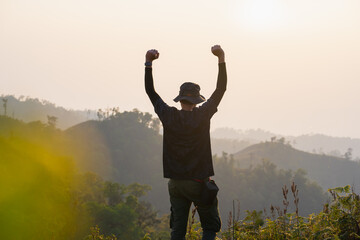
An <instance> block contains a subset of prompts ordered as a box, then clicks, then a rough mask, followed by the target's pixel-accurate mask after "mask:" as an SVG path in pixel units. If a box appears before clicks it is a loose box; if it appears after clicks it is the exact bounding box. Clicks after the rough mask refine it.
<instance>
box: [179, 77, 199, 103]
mask: <svg viewBox="0 0 360 240" xmlns="http://www.w3.org/2000/svg"><path fill="white" fill-rule="evenodd" d="M182 100H186V101H188V102H191V103H192V104H198V103H201V102H203V101H205V98H204V96H202V95H200V86H199V85H198V84H196V83H192V82H186V83H183V84H181V86H180V92H179V95H178V96H177V97H176V98H174V101H175V102H178V101H182Z"/></svg>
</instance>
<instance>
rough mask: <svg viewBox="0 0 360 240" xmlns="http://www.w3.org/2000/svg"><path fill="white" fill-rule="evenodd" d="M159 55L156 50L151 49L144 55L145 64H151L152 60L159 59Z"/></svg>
mask: <svg viewBox="0 0 360 240" xmlns="http://www.w3.org/2000/svg"><path fill="white" fill-rule="evenodd" d="M159 55H160V53H159V52H158V50H156V49H151V50H149V51H147V53H146V55H145V59H146V62H152V61H153V60H155V59H157V58H159Z"/></svg>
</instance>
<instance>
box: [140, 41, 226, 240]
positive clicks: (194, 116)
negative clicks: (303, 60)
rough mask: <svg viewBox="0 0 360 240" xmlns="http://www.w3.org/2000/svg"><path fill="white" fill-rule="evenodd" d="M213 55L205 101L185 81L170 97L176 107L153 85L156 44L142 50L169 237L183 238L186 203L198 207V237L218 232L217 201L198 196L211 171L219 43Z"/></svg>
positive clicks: (222, 80) (220, 85)
mask: <svg viewBox="0 0 360 240" xmlns="http://www.w3.org/2000/svg"><path fill="white" fill-rule="evenodd" d="M211 51H212V53H213V54H214V55H215V56H217V57H218V60H219V73H218V79H217V85H216V90H215V91H214V93H213V94H212V95H211V97H210V98H209V99H208V100H207V101H206V102H205V103H204V104H202V105H201V106H200V107H196V105H197V104H199V103H201V102H204V101H205V98H204V97H203V96H202V95H200V86H199V85H197V84H195V83H192V82H185V83H184V84H182V85H181V87H180V92H179V95H178V96H177V97H176V98H175V99H174V101H175V102H179V101H180V103H181V110H178V109H176V108H175V107H170V106H168V105H167V104H166V103H165V102H164V101H163V100H162V99H161V97H160V96H159V95H158V94H157V93H156V91H155V89H154V83H153V76H152V62H153V61H154V60H155V59H157V58H158V57H159V52H158V51H157V50H155V49H152V50H149V51H147V53H146V56H145V58H146V62H145V89H146V93H147V94H148V96H149V98H150V100H151V103H152V104H153V106H154V108H155V112H156V113H157V115H158V116H159V118H160V120H161V122H162V124H163V128H164V137H163V170H164V177H165V178H169V179H170V180H169V184H168V187H169V195H170V203H171V216H170V227H171V229H172V231H171V239H172V240H184V239H185V234H186V228H187V221H188V216H189V210H190V206H191V203H194V205H195V206H196V207H197V211H198V213H199V216H200V222H201V227H202V229H203V238H202V239H203V240H210V239H211V240H213V239H215V236H216V233H217V232H218V231H220V228H221V220H220V217H219V211H218V201H217V199H215V200H214V201H212V203H211V204H206V203H204V202H203V201H201V192H202V190H203V187H204V181H209V177H210V176H213V175H214V169H213V163H212V154H211V146H210V133H209V131H210V119H211V117H212V116H213V115H214V114H215V112H216V111H217V107H218V105H219V103H220V101H221V99H222V97H223V95H224V93H225V90H226V84H227V76H226V67H225V54H224V51H223V50H222V48H221V47H220V46H219V45H215V46H213V47H212V48H211Z"/></svg>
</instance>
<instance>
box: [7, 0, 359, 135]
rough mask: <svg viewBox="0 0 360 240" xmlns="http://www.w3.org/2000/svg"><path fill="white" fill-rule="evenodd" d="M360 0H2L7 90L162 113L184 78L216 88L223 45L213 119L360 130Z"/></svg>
mask: <svg viewBox="0 0 360 240" xmlns="http://www.w3.org/2000/svg"><path fill="white" fill-rule="evenodd" d="M359 13H360V1H359V0H352V1H351V0H338V1H334V0H297V1H295V0H294V1H287V0H283V1H280V0H279V1H275V0H242V1H241V0H228V1H225V0H217V1H215V0H191V1H190V0H182V1H171V0H152V1H149V0H131V1H130V0H128V1H125V0H116V1H115V0H102V1H100V0H97V1H95V0H86V1H85V0H62V1H54V0H32V1H25V0H0V94H15V95H16V96H20V95H25V96H30V97H36V98H40V99H46V100H49V101H51V102H54V103H56V104H57V105H60V106H64V107H66V108H72V109H84V108H90V109H96V108H105V107H113V106H119V107H120V109H121V110H131V109H133V108H138V109H140V110H142V111H149V112H151V113H153V108H152V105H151V103H150V101H149V100H148V98H147V96H146V94H145V90H144V86H143V85H144V83H143V81H144V80H143V76H144V70H143V68H144V67H143V64H144V55H145V52H146V50H148V49H150V48H156V49H158V50H159V52H160V58H159V59H158V60H157V61H156V62H154V70H153V72H154V78H155V88H156V90H157V92H158V93H159V94H160V96H162V98H163V99H164V100H165V101H166V102H167V103H168V104H169V105H176V103H174V102H173V101H172V99H173V98H174V97H175V96H176V95H177V93H178V91H179V86H180V84H181V83H182V82H185V81H193V82H197V83H199V84H200V86H201V88H202V89H201V91H202V94H203V95H204V96H205V97H209V96H210V94H211V93H212V92H213V90H214V88H215V85H216V77H217V70H218V69H217V59H216V57H214V56H213V55H212V54H211V52H210V47H211V46H212V45H214V44H220V45H221V46H222V47H223V48H224V50H225V53H226V62H227V70H228V91H227V92H226V93H225V96H224V99H223V101H222V102H221V104H220V106H219V111H218V113H217V114H216V115H215V116H214V118H213V121H212V124H213V127H222V126H229V127H234V128H239V129H247V128H262V129H265V130H269V131H273V132H277V133H282V134H305V133H324V134H329V135H333V136H349V137H358V138H360V111H359V107H358V105H357V104H358V103H359V102H360V94H359V91H360V14H359Z"/></svg>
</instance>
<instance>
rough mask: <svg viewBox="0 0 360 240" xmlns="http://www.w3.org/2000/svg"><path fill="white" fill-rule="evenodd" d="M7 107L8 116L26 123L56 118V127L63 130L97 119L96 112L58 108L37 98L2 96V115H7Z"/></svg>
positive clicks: (0, 111) (0, 101) (0, 113)
mask: <svg viewBox="0 0 360 240" xmlns="http://www.w3.org/2000/svg"><path fill="white" fill-rule="evenodd" d="M4 101H5V102H6V103H5V102H4ZM5 106H6V115H7V116H10V117H12V118H16V119H20V120H23V121H25V122H32V121H39V120H40V121H42V122H45V123H46V122H47V121H48V118H47V116H54V117H56V118H57V120H56V126H57V127H59V128H61V129H65V128H68V127H71V126H73V125H75V124H78V123H81V122H84V121H87V120H90V119H96V118H97V113H96V111H94V110H83V111H80V110H69V109H65V108H63V107H59V106H56V105H55V104H53V103H51V102H49V101H46V100H39V99H37V98H29V97H24V96H21V97H19V98H16V97H15V96H12V95H1V96H0V115H5Z"/></svg>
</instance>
